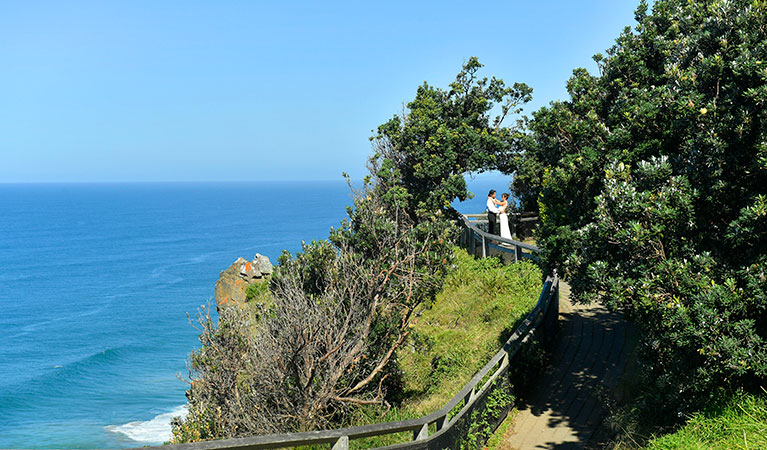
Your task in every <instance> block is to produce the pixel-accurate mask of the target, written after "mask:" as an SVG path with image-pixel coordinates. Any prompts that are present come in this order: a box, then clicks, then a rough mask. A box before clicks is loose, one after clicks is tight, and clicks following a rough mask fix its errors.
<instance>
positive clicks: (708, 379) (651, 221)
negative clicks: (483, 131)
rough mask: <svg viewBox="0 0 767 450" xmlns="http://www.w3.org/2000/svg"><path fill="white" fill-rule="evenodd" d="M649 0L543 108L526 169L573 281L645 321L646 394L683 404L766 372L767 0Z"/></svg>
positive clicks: (560, 262)
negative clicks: (589, 67)
mask: <svg viewBox="0 0 767 450" xmlns="http://www.w3.org/2000/svg"><path fill="white" fill-rule="evenodd" d="M647 11H648V7H647V4H646V3H644V2H642V3H641V4H640V6H639V8H638V10H637V13H636V18H637V21H638V25H637V26H636V29H635V30H633V31H632V30H631V29H629V28H627V29H626V30H625V31H624V32H623V33H622V34H621V36H620V37H619V38H618V40H617V41H616V44H615V45H614V46H613V47H612V48H611V49H609V50H608V52H607V56H604V57H603V56H602V55H597V56H596V57H595V60H596V61H597V62H598V64H599V67H600V71H601V74H600V76H592V75H590V74H589V73H588V72H586V71H585V70H583V69H578V70H576V71H575V72H574V74H573V77H572V78H571V79H570V81H569V82H568V85H567V87H568V92H569V93H570V97H571V98H570V100H568V101H561V102H555V103H553V104H551V105H550V106H549V107H547V108H542V109H541V110H540V111H538V112H536V113H534V115H533V119H532V120H531V121H530V125H529V129H530V132H529V134H528V136H527V137H526V138H525V139H524V140H523V142H524V144H525V152H524V154H522V155H521V157H520V158H519V159H518V160H517V164H518V166H517V171H518V176H517V178H516V179H515V181H514V183H515V189H516V190H517V192H518V194H519V195H521V196H522V197H523V203H524V204H526V205H535V206H537V207H538V208H539V211H540V215H541V220H542V223H541V227H540V229H539V236H538V238H539V244H540V245H541V246H542V247H543V248H544V250H545V252H544V263H545V264H546V265H548V266H549V267H559V268H561V269H563V270H564V271H565V273H566V275H567V276H568V277H569V278H570V280H571V285H572V288H573V296H574V297H575V298H576V299H579V300H583V301H589V300H603V301H605V302H606V303H608V304H610V305H612V306H613V307H616V308H623V309H624V310H625V311H627V313H628V314H629V316H630V317H632V318H633V319H634V320H636V321H637V323H639V324H640V325H641V327H642V330H643V345H642V349H643V351H644V353H645V355H646V364H645V369H646V376H647V380H646V381H647V382H646V383H645V386H648V387H650V388H652V389H651V391H652V394H648V395H647V396H646V397H645V400H646V401H647V402H648V405H651V406H652V408H655V409H654V414H655V416H656V418H660V419H661V420H673V419H674V418H678V417H680V416H679V413H680V412H682V411H685V410H687V409H689V408H693V407H695V406H696V405H697V404H699V402H700V401H701V400H702V399H705V398H706V397H707V396H708V395H710V394H711V392H712V391H714V390H715V389H716V388H717V387H727V388H733V387H745V388H748V387H754V386H757V385H759V384H762V385H764V383H765V381H767V378H766V377H767V296H765V292H766V289H767V283H765V275H764V273H765V263H767V110H766V109H765V105H767V26H765V24H767V2H763V1H745V0H732V1H686V0H684V1H683V0H660V1H657V2H655V4H654V6H653V11H652V13H651V14H648V13H647ZM659 411H665V412H667V413H668V414H657V413H658V412H659Z"/></svg>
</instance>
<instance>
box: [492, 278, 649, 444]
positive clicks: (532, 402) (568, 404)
mask: <svg viewBox="0 0 767 450" xmlns="http://www.w3.org/2000/svg"><path fill="white" fill-rule="evenodd" d="M569 293H570V288H569V286H567V284H565V283H561V284H560V318H559V319H560V327H561V329H560V336H559V338H558V340H557V342H556V344H555V346H554V350H553V355H552V357H551V360H550V364H549V366H548V368H547V369H546V371H545V372H544V374H543V376H542V377H541V379H540V381H537V382H536V383H535V384H534V385H535V388H534V389H533V390H532V391H531V392H530V393H528V394H527V395H526V396H523V398H522V402H523V405H522V406H521V407H520V408H519V409H520V411H519V413H518V414H517V416H516V417H515V418H514V423H513V424H512V426H511V427H510V430H509V431H508V432H507V433H506V436H505V437H506V439H505V442H504V443H503V444H502V446H501V448H503V449H506V450H511V449H513V450H527V449H557V450H566V449H598V448H604V447H605V446H606V445H607V444H608V442H609V440H610V438H611V437H612V433H611V432H610V430H608V429H607V427H606V426H605V425H604V423H603V422H604V418H605V414H606V411H605V400H604V399H606V398H609V397H612V396H613V395H614V391H615V388H616V385H617V383H618V381H619V379H620V378H621V375H623V373H624V371H625V370H626V362H627V356H628V352H629V350H630V348H629V346H630V344H631V342H632V341H633V340H634V339H632V336H633V334H634V329H633V327H631V326H630V324H628V323H627V322H626V321H625V320H623V316H622V314H620V313H616V312H611V311H609V310H608V309H607V308H605V307H604V306H602V305H599V304H591V305H573V304H571V303H570V301H569Z"/></svg>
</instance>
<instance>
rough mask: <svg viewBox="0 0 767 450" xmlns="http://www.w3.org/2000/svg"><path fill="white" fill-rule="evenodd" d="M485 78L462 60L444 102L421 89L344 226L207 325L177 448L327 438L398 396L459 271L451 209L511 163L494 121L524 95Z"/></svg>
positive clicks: (387, 136)
mask: <svg viewBox="0 0 767 450" xmlns="http://www.w3.org/2000/svg"><path fill="white" fill-rule="evenodd" d="M480 67H481V65H480V64H479V63H478V62H477V60H476V59H474V58H472V59H470V60H469V61H468V62H467V63H466V64H465V65H464V67H463V69H462V70H461V72H460V73H459V74H458V76H457V77H456V81H455V82H454V83H453V84H451V86H450V90H448V91H444V90H442V89H439V88H435V87H431V86H429V85H428V84H424V85H423V86H421V87H419V88H418V91H417V94H416V98H415V100H413V101H412V102H411V103H409V104H408V109H407V110H406V113H405V114H404V115H403V116H402V117H399V116H395V117H394V118H392V119H391V120H389V121H388V122H387V123H385V124H383V125H382V126H381V127H379V129H378V133H377V134H376V136H374V137H373V138H372V140H373V142H374V149H375V153H374V154H373V156H371V158H370V159H369V161H368V169H369V175H368V176H367V177H366V178H365V180H364V184H363V186H362V188H361V189H359V190H358V191H356V192H355V198H354V204H353V206H352V207H349V208H348V218H347V219H345V220H344V221H343V222H342V223H341V226H340V227H338V228H337V229H331V231H330V236H329V237H328V239H327V240H324V241H318V242H312V243H311V244H308V245H304V247H303V250H302V251H301V252H299V253H298V254H297V255H290V254H288V253H284V254H283V255H282V256H281V257H280V259H279V266H278V267H277V268H276V270H275V272H274V274H273V276H272V278H271V280H270V281H269V285H268V286H269V288H268V290H265V289H264V290H258V289H255V290H251V291H249V293H248V294H249V297H250V298H251V302H250V304H251V305H253V307H246V308H236V307H235V308H226V309H224V310H223V311H222V312H221V315H220V317H219V319H218V322H217V323H216V321H215V320H214V319H212V318H211V316H210V315H209V314H207V313H205V312H203V314H201V317H200V332H201V334H200V341H201V343H202V347H201V348H200V349H199V350H198V351H197V352H195V353H193V354H192V355H191V357H190V361H189V368H190V378H191V383H190V387H189V389H188V391H187V399H188V401H189V402H188V403H189V413H188V415H187V417H186V418H183V419H177V420H175V421H174V438H173V440H174V442H189V441H197V440H205V439H215V438H225V437H236V436H247V435H253V434H263V433H274V432H288V431H306V430H312V429H317V428H323V427H332V426H334V425H337V424H341V423H346V422H348V420H349V418H350V417H352V416H353V414H355V413H358V412H359V411H361V410H369V408H371V407H372V408H375V407H377V408H384V409H386V408H388V407H389V406H390V405H392V404H395V403H397V402H398V401H399V400H401V399H402V398H403V397H402V391H403V389H404V388H405V383H406V382H407V380H406V379H404V378H403V373H404V372H403V371H402V369H401V367H400V364H399V360H398V357H397V355H398V354H399V352H400V350H401V349H402V348H403V346H405V345H406V343H408V342H413V338H412V337H411V334H412V325H413V322H414V314H415V313H416V312H420V311H423V309H424V308H428V307H429V306H431V304H432V303H433V301H434V298H435V296H436V294H437V292H439V291H440V289H441V287H442V284H443V282H444V279H445V275H446V273H447V269H448V268H449V267H451V265H452V263H453V250H452V246H453V242H454V238H455V236H456V233H455V232H456V225H455V223H454V217H455V211H453V210H452V209H451V207H450V201H451V200H453V199H454V198H459V199H464V198H466V197H467V196H468V195H469V194H468V192H467V191H466V185H465V183H464V181H463V180H464V179H463V176H464V175H463V174H464V173H465V172H467V171H482V170H487V169H491V168H495V167H497V163H498V161H499V160H500V159H502V158H501V156H502V155H506V154H508V153H509V152H511V148H512V146H513V145H514V139H515V136H517V135H518V133H516V132H514V131H513V130H511V129H507V128H504V127H502V122H503V120H504V118H505V117H506V116H508V115H509V114H514V113H516V112H517V106H518V105H519V104H521V103H524V102H525V101H527V100H529V94H530V89H529V88H528V87H526V86H524V85H515V86H514V87H511V88H508V87H506V86H505V85H504V83H503V81H501V80H497V79H490V80H488V79H486V78H478V77H477V76H476V72H477V70H478V69H479V68H480ZM496 104H498V105H500V111H501V115H500V116H499V117H496V118H495V119H494V120H492V121H491V118H490V115H489V114H490V111H491V110H492V109H493V107H494V106H495V105H496ZM350 186H351V183H350ZM424 336H426V335H424ZM422 337H423V336H422ZM424 339H425V338H424ZM424 342H426V341H424Z"/></svg>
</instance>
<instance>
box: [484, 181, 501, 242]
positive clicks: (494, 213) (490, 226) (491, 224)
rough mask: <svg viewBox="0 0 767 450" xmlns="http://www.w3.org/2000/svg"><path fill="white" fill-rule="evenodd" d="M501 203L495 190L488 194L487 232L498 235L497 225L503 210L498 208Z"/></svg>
mask: <svg viewBox="0 0 767 450" xmlns="http://www.w3.org/2000/svg"><path fill="white" fill-rule="evenodd" d="M500 204H501V202H499V201H498V200H496V199H495V189H490V192H489V193H488V194H487V232H488V233H491V234H496V232H495V224H496V219H497V218H498V214H500V212H501V208H499V207H498V205H500Z"/></svg>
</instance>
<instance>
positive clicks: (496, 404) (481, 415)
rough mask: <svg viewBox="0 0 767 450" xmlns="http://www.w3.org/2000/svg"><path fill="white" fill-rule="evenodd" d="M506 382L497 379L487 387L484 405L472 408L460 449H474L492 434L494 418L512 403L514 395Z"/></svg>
mask: <svg viewBox="0 0 767 450" xmlns="http://www.w3.org/2000/svg"><path fill="white" fill-rule="evenodd" d="M508 384H509V382H508V380H506V379H498V380H496V381H495V382H494V383H493V385H492V386H491V387H490V388H489V389H492V390H491V391H490V395H488V397H487V401H486V402H485V407H484V408H481V409H476V410H474V411H473V412H472V414H471V417H470V418H469V431H468V433H467V434H466V437H465V438H464V439H463V440H461V442H460V445H459V448H460V449H461V450H464V449H466V450H468V449H476V448H478V447H479V445H480V444H482V443H484V442H486V441H487V440H488V438H489V437H490V436H492V435H493V431H495V426H496V419H498V418H499V417H501V416H502V415H505V412H506V411H508V410H509V409H510V408H511V406H512V404H513V403H514V396H513V395H511V394H510V393H509V390H510V389H509V386H508Z"/></svg>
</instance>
